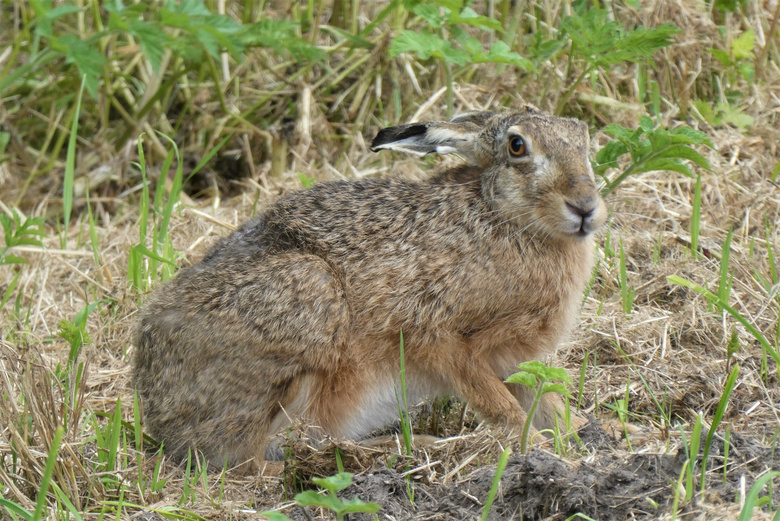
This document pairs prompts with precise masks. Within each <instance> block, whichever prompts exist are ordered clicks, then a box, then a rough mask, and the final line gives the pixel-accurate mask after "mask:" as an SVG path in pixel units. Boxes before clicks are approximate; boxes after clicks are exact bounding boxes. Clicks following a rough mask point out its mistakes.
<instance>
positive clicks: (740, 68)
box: [707, 29, 756, 85]
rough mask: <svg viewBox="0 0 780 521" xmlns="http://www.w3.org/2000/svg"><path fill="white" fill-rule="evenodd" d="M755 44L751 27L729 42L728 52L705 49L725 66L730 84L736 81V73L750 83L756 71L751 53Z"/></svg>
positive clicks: (753, 56) (753, 55) (754, 35)
mask: <svg viewBox="0 0 780 521" xmlns="http://www.w3.org/2000/svg"><path fill="white" fill-rule="evenodd" d="M755 46H756V34H755V33H754V32H753V29H748V30H747V31H745V32H744V33H742V34H741V35H740V36H739V38H736V39H734V41H732V42H731V48H730V49H729V51H728V52H727V51H723V50H721V49H707V52H709V53H710V54H711V55H712V56H713V57H714V58H715V59H716V60H718V61H719V62H720V63H721V65H723V66H724V67H726V69H727V72H728V82H729V84H730V85H733V84H734V83H735V82H736V75H737V74H739V75H740V76H742V77H743V78H744V79H745V81H747V82H748V83H752V82H753V79H754V77H755V73H756V70H755V66H754V65H753V60H754V59H755V57H756V56H755V54H753V50H754V49H755Z"/></svg>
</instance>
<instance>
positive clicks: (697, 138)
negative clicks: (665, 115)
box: [593, 116, 714, 197]
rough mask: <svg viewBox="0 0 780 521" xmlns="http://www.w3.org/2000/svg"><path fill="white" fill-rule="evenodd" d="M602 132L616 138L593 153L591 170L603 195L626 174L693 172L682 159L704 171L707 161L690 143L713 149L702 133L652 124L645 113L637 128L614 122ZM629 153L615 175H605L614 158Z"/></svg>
mask: <svg viewBox="0 0 780 521" xmlns="http://www.w3.org/2000/svg"><path fill="white" fill-rule="evenodd" d="M604 132H605V133H606V134H609V135H610V136H612V137H614V138H616V139H614V140H612V141H610V142H609V143H607V144H606V145H605V146H604V147H603V148H602V149H601V150H599V152H598V153H597V154H596V160H595V164H594V166H593V170H594V172H595V173H596V175H598V176H600V177H601V178H602V179H604V182H605V185H604V188H602V190H601V194H602V195H603V196H605V197H606V196H607V195H609V194H610V193H612V191H613V190H615V188H617V187H618V186H619V185H620V183H622V182H623V181H625V180H626V179H627V178H628V177H629V176H632V175H638V174H641V173H644V172H651V171H653V170H671V171H673V172H678V173H680V174H683V175H685V176H688V177H690V178H693V177H694V175H693V173H692V172H691V170H690V168H688V166H687V165H685V164H684V163H682V160H683V159H685V160H688V161H691V162H693V163H695V164H697V165H699V166H700V167H702V168H704V169H705V170H709V169H710V164H709V162H708V161H707V160H706V159H705V158H704V157H703V156H702V155H701V154H700V153H698V152H697V151H695V150H694V149H693V148H691V146H690V145H706V146H708V147H710V148H713V147H714V145H713V144H712V141H710V139H709V138H708V137H707V135H706V134H705V133H704V132H700V131H698V130H694V129H692V128H690V127H685V126H680V127H677V128H674V129H672V130H666V129H665V128H663V127H656V125H655V122H654V121H653V120H652V118H650V117H649V116H642V117H641V118H639V128H637V129H636V130H631V129H628V128H625V127H623V126H621V125H618V124H612V125H607V126H606V127H604ZM625 154H629V155H630V158H631V160H630V162H629V163H628V165H627V166H626V168H625V169H624V170H623V171H622V172H620V173H619V174H618V175H616V176H614V177H612V178H610V177H608V176H607V175H606V173H607V171H608V170H609V169H610V168H615V167H617V166H618V159H619V158H620V157H622V156H623V155H625Z"/></svg>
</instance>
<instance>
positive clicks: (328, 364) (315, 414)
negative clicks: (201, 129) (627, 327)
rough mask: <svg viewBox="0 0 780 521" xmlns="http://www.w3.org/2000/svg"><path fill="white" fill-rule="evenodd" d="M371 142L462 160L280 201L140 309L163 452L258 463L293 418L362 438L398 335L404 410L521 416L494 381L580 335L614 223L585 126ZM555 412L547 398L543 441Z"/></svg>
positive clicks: (391, 395) (482, 123)
mask: <svg viewBox="0 0 780 521" xmlns="http://www.w3.org/2000/svg"><path fill="white" fill-rule="evenodd" d="M518 137H519V138H520V139H522V143H523V144H524V146H525V147H526V148H525V152H524V155H522V156H521V157H514V156H513V155H512V154H511V153H510V150H509V147H510V145H509V144H508V143H509V142H510V141H511V140H513V139H516V138H518ZM513 146H515V148H517V147H518V146H519V145H518V142H517V141H515V142H514V145H513ZM373 147H374V149H382V148H388V149H396V150H402V151H407V152H412V153H417V154H425V153H430V152H434V151H438V152H457V153H459V154H460V155H461V156H463V157H465V158H466V159H467V160H468V161H469V164H468V165H464V166H461V167H459V168H456V169H454V170H451V171H449V172H445V173H444V174H443V175H440V176H438V177H435V178H433V179H430V180H427V181H422V182H409V181H401V180H394V179H381V180H380V179H370V180H359V181H346V182H337V183H321V184H317V185H315V186H314V187H313V188H311V189H309V190H304V191H300V192H295V193H293V194H290V195H288V196H286V197H283V198H281V199H280V200H278V201H277V202H276V203H275V204H273V205H272V206H271V207H270V208H269V209H268V210H267V211H266V212H265V213H263V214H262V215H260V216H259V217H257V218H255V219H253V220H251V221H249V222H247V223H246V224H244V225H243V226H242V227H241V228H240V229H239V230H238V231H236V232H235V233H233V234H232V235H231V236H229V237H227V238H225V239H222V240H221V241H220V242H219V243H218V244H217V245H216V246H214V248H213V249H212V250H211V251H210V252H209V253H208V254H207V255H206V257H205V258H204V259H203V260H202V261H201V262H200V263H198V264H196V265H194V266H192V267H190V268H186V269H183V270H181V272H180V273H179V274H178V275H177V276H176V277H175V278H174V279H173V280H172V281H171V282H170V283H168V284H166V285H165V286H163V287H162V288H160V289H159V290H158V291H156V292H155V293H154V294H153V295H152V296H151V297H150V298H149V301H148V302H147V304H146V306H145V307H144V309H143V310H142V312H141V321H140V327H139V330H138V334H137V338H136V342H135V347H136V353H135V365H134V371H135V386H136V388H137V390H138V392H139V395H140V396H141V398H142V403H143V406H144V414H145V425H146V428H147V430H148V431H149V432H150V434H152V435H153V436H156V437H157V438H158V439H160V440H162V441H164V442H165V447H166V448H167V449H168V450H171V451H173V452H174V453H176V454H186V452H187V449H188V448H194V449H197V450H200V451H203V452H204V453H205V454H206V455H207V456H208V457H209V458H212V459H214V460H215V461H222V460H223V459H224V458H227V459H228V460H229V461H232V462H238V461H241V460H245V459H249V458H252V457H256V458H259V459H262V458H263V457H264V454H265V450H266V447H267V443H268V439H269V436H271V435H273V434H276V433H277V432H279V431H281V430H283V429H284V428H285V427H286V426H288V425H289V424H290V422H291V420H292V419H295V418H302V419H305V420H306V421H307V422H308V423H310V424H312V425H316V426H318V427H319V428H321V429H322V430H323V431H324V432H325V433H328V434H331V435H334V436H345V437H351V438H361V437H365V436H366V435H367V434H368V433H370V432H371V431H372V430H374V429H376V428H378V427H382V426H385V425H387V424H388V423H390V422H392V421H393V419H394V418H396V417H397V410H398V408H397V405H396V387H397V386H398V373H399V358H400V357H399V334H400V332H401V331H403V336H404V345H405V351H406V371H407V374H406V379H407V383H408V384H407V385H408V392H409V393H410V395H411V396H412V397H413V399H415V398H422V397H426V396H436V395H441V394H454V395H457V396H460V397H461V398H463V399H465V400H467V401H468V402H469V404H470V405H471V406H472V407H473V408H474V409H476V410H477V411H478V412H479V413H480V414H481V415H482V416H483V417H485V418H487V419H489V420H491V421H492V422H494V423H496V424H498V425H501V426H508V427H512V428H514V427H517V428H519V427H521V426H522V424H523V423H524V422H525V419H526V413H525V410H527V407H528V406H529V405H530V399H531V397H530V395H529V394H528V393H527V392H526V391H525V390H524V389H523V388H520V387H519V386H514V385H507V384H504V383H503V380H504V379H505V378H506V377H507V376H508V375H510V374H512V373H513V372H515V370H516V367H517V364H518V363H519V362H523V361H527V360H544V359H547V358H548V357H549V356H550V355H551V354H552V353H553V352H554V351H555V349H556V346H557V344H558V343H559V342H560V341H561V339H562V338H564V337H565V336H566V334H567V333H568V332H569V331H570V329H571V328H572V326H573V325H574V323H575V321H576V318H577V315H578V311H579V306H580V301H581V299H582V293H583V289H584V287H585V284H586V283H587V281H588V279H589V277H590V274H591V271H592V267H593V255H594V245H593V241H592V238H591V237H592V232H594V231H595V230H597V229H598V228H599V227H600V226H602V225H603V224H604V221H605V216H606V210H605V207H604V203H603V201H602V200H601V198H600V196H599V194H598V191H597V189H596V185H595V180H594V178H593V173H592V170H591V168H590V165H589V161H588V149H589V139H588V132H587V126H586V125H585V124H584V123H582V122H580V121H577V120H574V119H566V118H558V117H553V116H550V115H547V114H545V113H542V112H539V111H538V110H536V109H533V108H531V107H527V108H525V109H523V110H521V111H519V112H515V113H508V114H500V115H493V114H491V113H487V112H480V113H469V114H466V115H463V116H459V117H456V118H455V119H453V120H452V121H451V122H440V123H436V122H430V123H420V124H410V125H404V126H401V127H392V128H390V129H385V130H384V131H382V132H381V133H380V134H379V136H377V139H376V140H375V141H374V144H373ZM560 408H561V403H560V401H559V400H558V399H556V398H554V397H552V395H548V397H546V398H545V400H544V401H543V402H542V404H541V407H540V408H539V411H538V413H537V416H536V417H535V425H536V427H537V428H549V427H551V426H552V425H553V423H554V422H555V416H556V414H557V413H558V412H559V411H560Z"/></svg>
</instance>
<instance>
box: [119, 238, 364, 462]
mask: <svg viewBox="0 0 780 521" xmlns="http://www.w3.org/2000/svg"><path fill="white" fill-rule="evenodd" d="M349 320H350V317H349V307H348V305H347V302H346V297H345V294H344V291H343V287H342V284H341V283H340V281H339V280H338V278H337V276H336V274H335V273H334V272H333V271H332V270H331V268H330V267H329V266H328V264H327V263H325V262H324V261H323V260H322V259H321V258H319V257H317V256H315V255H309V254H303V253H298V252H295V253H293V252H290V253H284V254H279V255H274V256H268V257H261V258H255V259H252V260H251V264H249V263H248V262H242V263H236V262H235V261H232V262H231V259H225V260H224V262H220V263H215V264H213V265H211V266H207V267H203V268H200V269H197V267H196V268H191V269H188V270H184V271H183V272H182V273H181V274H180V275H179V276H177V278H176V279H175V280H174V281H173V282H172V283H171V284H170V285H169V286H166V287H164V288H163V289H162V290H161V291H159V292H157V294H156V295H155V296H154V297H152V299H150V302H149V304H148V305H147V307H146V309H145V311H144V317H143V319H142V325H141V329H140V332H139V336H138V338H137V340H136V348H137V351H136V356H135V368H134V369H135V385H136V388H137V389H138V392H139V395H140V396H141V397H142V399H143V402H144V408H145V415H144V416H145V427H146V428H148V430H149V432H150V433H152V434H153V435H154V436H156V437H157V438H158V439H159V440H160V441H163V442H164V443H165V446H166V447H168V448H170V449H172V450H173V451H174V452H175V453H177V454H179V455H183V456H186V454H187V451H188V449H190V448H191V449H196V450H199V451H202V452H204V453H205V454H206V455H207V457H208V458H209V459H210V460H213V461H215V462H220V463H221V462H222V461H223V460H224V459H227V460H228V461H229V462H231V463H240V462H241V461H242V460H244V459H247V458H252V457H254V458H257V459H260V460H262V459H263V457H264V454H265V448H266V446H267V443H268V437H269V436H270V435H272V434H274V432H271V428H272V427H273V426H274V424H275V423H276V422H275V420H276V418H278V417H279V415H280V414H281V413H282V411H283V410H284V408H285V407H289V406H291V405H295V404H297V403H302V402H305V401H306V400H305V399H303V398H305V397H302V393H305V391H306V390H307V386H306V385H304V383H305V382H303V380H305V379H306V377H307V375H310V374H312V373H316V372H318V371H326V372H332V371H334V370H335V368H336V367H337V366H338V364H339V360H340V358H341V356H342V354H343V349H344V346H345V345H346V339H347V336H348V331H349ZM293 408H295V407H293ZM288 412H290V413H292V415H293V417H294V416H295V413H296V412H297V411H294V410H293V411H288ZM282 428H283V426H282Z"/></svg>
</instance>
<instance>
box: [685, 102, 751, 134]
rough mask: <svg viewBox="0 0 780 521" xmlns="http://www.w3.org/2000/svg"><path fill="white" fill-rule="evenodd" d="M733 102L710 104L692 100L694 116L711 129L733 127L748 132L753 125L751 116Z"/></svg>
mask: <svg viewBox="0 0 780 521" xmlns="http://www.w3.org/2000/svg"><path fill="white" fill-rule="evenodd" d="M735 103H736V102H735V101H732V102H729V101H728V100H726V101H718V102H716V103H714V104H710V103H709V102H707V101H705V100H700V99H697V100H693V102H692V104H693V108H694V109H696V110H695V111H694V115H696V117H697V118H698V119H700V120H702V121H704V122H706V123H708V124H710V125H712V126H713V127H722V126H724V125H733V126H735V127H737V128H738V129H739V130H741V131H742V132H746V131H748V130H749V129H750V128H751V127H753V125H754V124H755V120H754V119H753V116H750V115H749V114H745V113H744V112H743V111H742V110H740V109H739V108H738V107H737V106H736V105H735Z"/></svg>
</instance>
